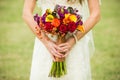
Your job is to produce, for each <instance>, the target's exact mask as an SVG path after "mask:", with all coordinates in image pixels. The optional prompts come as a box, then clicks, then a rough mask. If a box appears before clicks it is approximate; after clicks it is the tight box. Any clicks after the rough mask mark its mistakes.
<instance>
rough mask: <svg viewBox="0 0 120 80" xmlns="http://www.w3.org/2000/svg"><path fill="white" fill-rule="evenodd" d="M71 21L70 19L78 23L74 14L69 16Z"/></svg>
mask: <svg viewBox="0 0 120 80" xmlns="http://www.w3.org/2000/svg"><path fill="white" fill-rule="evenodd" d="M69 19H70V20H71V21H73V22H76V21H77V17H76V16H75V15H74V14H71V15H70V16H69Z"/></svg>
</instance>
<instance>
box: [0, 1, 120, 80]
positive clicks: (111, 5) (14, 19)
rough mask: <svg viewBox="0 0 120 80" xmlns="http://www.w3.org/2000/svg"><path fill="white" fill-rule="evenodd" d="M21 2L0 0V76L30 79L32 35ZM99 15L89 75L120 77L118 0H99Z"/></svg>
mask: <svg viewBox="0 0 120 80" xmlns="http://www.w3.org/2000/svg"><path fill="white" fill-rule="evenodd" d="M23 3H24V0H0V80H29V74H30V66H31V60H32V51H33V45H34V38H35V36H34V35H33V34H32V32H31V31H30V29H29V28H28V26H27V25H26V24H25V23H24V22H23V20H22V18H21V15H22V8H23ZM38 11H39V12H40V10H39V9H38V8H37V12H38ZM101 16H102V18H101V21H100V22H99V23H98V24H97V25H96V26H95V28H94V32H93V33H94V40H95V46H96V52H95V54H94V55H93V57H92V58H91V68H92V77H93V80H120V0H102V5H101Z"/></svg>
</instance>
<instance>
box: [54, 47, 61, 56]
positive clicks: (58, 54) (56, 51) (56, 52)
mask: <svg viewBox="0 0 120 80" xmlns="http://www.w3.org/2000/svg"><path fill="white" fill-rule="evenodd" d="M52 50H53V51H54V52H55V53H56V54H57V55H59V56H63V54H61V53H59V52H58V51H57V50H56V49H55V48H52Z"/></svg>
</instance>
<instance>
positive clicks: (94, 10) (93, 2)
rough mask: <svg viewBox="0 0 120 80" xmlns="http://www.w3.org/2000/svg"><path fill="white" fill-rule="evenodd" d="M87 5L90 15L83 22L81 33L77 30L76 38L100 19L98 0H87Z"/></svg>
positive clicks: (80, 36)
mask: <svg viewBox="0 0 120 80" xmlns="http://www.w3.org/2000/svg"><path fill="white" fill-rule="evenodd" d="M88 7H89V11H90V16H89V18H88V19H87V20H86V21H85V22H84V24H83V25H84V29H85V32H84V33H82V32H80V31H77V33H76V37H77V39H78V40H79V39H81V38H82V37H83V36H84V35H85V34H86V33H88V32H89V31H90V30H91V29H92V28H93V27H94V26H95V24H96V23H97V22H98V21H99V20H100V5H99V0H88Z"/></svg>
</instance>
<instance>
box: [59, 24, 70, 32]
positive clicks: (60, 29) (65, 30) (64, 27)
mask: <svg viewBox="0 0 120 80" xmlns="http://www.w3.org/2000/svg"><path fill="white" fill-rule="evenodd" d="M59 31H60V32H62V33H67V31H68V29H67V26H66V25H64V24H61V25H60V27H59Z"/></svg>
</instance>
